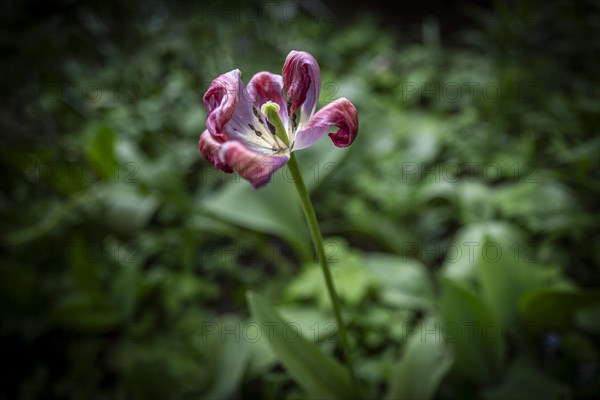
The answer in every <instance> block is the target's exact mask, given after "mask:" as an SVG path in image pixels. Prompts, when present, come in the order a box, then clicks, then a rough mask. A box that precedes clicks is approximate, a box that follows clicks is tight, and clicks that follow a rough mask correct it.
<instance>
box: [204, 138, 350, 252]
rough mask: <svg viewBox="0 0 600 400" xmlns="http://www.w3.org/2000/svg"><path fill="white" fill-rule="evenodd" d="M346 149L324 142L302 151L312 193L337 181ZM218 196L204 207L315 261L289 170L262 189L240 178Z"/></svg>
mask: <svg viewBox="0 0 600 400" xmlns="http://www.w3.org/2000/svg"><path fill="white" fill-rule="evenodd" d="M345 154H346V152H345V151H344V150H343V149H338V148H336V147H335V146H333V145H332V144H331V142H330V141H329V143H327V141H326V140H321V141H319V143H317V144H316V145H314V146H312V147H311V148H309V149H306V150H303V151H301V152H298V154H297V156H298V164H299V166H300V169H301V172H302V177H303V179H304V183H305V184H306V186H307V187H308V189H309V190H311V189H314V188H316V187H317V186H318V185H319V184H327V183H328V182H333V181H334V180H335V179H339V177H336V175H337V173H338V171H339V169H340V160H341V159H342V157H343V156H344V155H345ZM230 180H231V182H229V183H227V184H226V185H225V186H224V187H223V189H221V190H220V191H218V192H216V193H215V194H213V195H211V196H209V197H207V198H204V199H202V200H201V206H202V207H203V208H204V209H206V210H207V211H208V212H209V213H211V214H212V215H214V216H216V217H218V218H221V219H222V220H225V221H227V222H230V223H232V224H235V225H238V226H242V227H244V228H247V229H251V230H254V231H258V232H263V233H267V234H272V235H277V236H280V237H282V238H284V239H286V240H287V241H288V242H289V244H290V245H292V246H294V247H295V248H296V249H295V250H298V251H299V253H300V254H301V255H302V256H303V258H304V259H312V257H313V251H312V247H311V245H310V242H309V236H308V230H307V228H306V221H305V219H304V215H303V214H302V209H301V207H300V202H299V199H298V194H297V193H296V188H295V185H294V182H293V180H292V176H291V174H290V173H289V171H288V169H287V167H283V168H281V169H280V170H279V171H277V172H276V173H275V174H274V175H273V177H272V180H271V183H269V184H268V185H267V186H265V187H262V188H260V189H258V190H255V189H252V187H251V186H250V184H249V183H248V182H246V181H244V180H243V179H241V178H239V177H238V176H236V175H234V176H231V177H230Z"/></svg>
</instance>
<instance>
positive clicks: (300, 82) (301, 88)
mask: <svg viewBox="0 0 600 400" xmlns="http://www.w3.org/2000/svg"><path fill="white" fill-rule="evenodd" d="M283 87H284V88H285V92H286V94H287V97H288V99H289V100H290V101H291V105H290V110H289V112H290V114H293V113H295V112H296V110H297V109H299V108H301V112H302V113H304V114H305V115H306V118H307V119H308V117H310V116H311V115H312V114H313V113H314V112H315V107H316V106H317V101H318V100H319V92H320V91H321V71H320V69H319V64H318V63H317V60H315V58H314V57H313V56H312V55H310V54H309V53H307V52H305V51H295V50H293V51H291V52H290V54H288V56H287V58H286V59H285V63H284V64H283Z"/></svg>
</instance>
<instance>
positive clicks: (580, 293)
mask: <svg viewBox="0 0 600 400" xmlns="http://www.w3.org/2000/svg"><path fill="white" fill-rule="evenodd" d="M596 304H600V290H597V289H596V290H571V289H565V288H544V289H538V290H535V291H531V292H529V293H527V294H526V295H525V296H523V298H522V299H521V302H520V304H519V310H520V311H521V314H522V315H523V318H524V319H525V320H526V322H527V326H528V328H530V329H532V330H533V331H538V330H543V329H559V328H564V327H566V326H567V325H568V324H569V323H570V322H571V319H572V318H573V316H574V315H575V312H576V311H578V310H582V309H584V308H588V307H591V306H594V305H596Z"/></svg>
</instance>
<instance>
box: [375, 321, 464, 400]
mask: <svg viewBox="0 0 600 400" xmlns="http://www.w3.org/2000/svg"><path fill="white" fill-rule="evenodd" d="M452 362H453V358H452V353H451V352H450V350H449V349H448V348H447V344H446V343H445V341H444V340H443V332H442V330H441V329H440V323H439V321H438V320H437V319H435V318H428V319H426V320H425V321H423V322H422V323H421V324H420V325H419V327H418V328H417V329H416V331H415V332H414V334H413V335H412V336H411V337H410V338H409V339H408V341H407V343H406V345H405V348H404V352H403V355H402V358H401V359H400V363H399V365H398V366H397V367H396V371H395V372H394V374H393V375H392V379H391V382H390V389H389V392H388V394H387V395H386V398H387V399H389V400H396V399H423V400H425V399H431V398H433V396H434V395H435V393H436V391H437V389H438V386H439V384H440V382H441V381H442V379H443V378H444V376H445V375H446V374H447V373H448V371H449V370H450V367H451V366H452Z"/></svg>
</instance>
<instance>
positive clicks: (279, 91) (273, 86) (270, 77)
mask: <svg viewBox="0 0 600 400" xmlns="http://www.w3.org/2000/svg"><path fill="white" fill-rule="evenodd" d="M247 90H248V94H249V95H250V98H251V99H252V101H253V102H254V105H255V106H256V108H257V109H259V110H260V108H261V107H262V105H263V104H265V103H266V102H267V101H273V102H275V103H277V104H278V105H279V116H280V117H281V120H282V121H283V124H284V126H287V123H288V115H287V111H286V105H285V99H284V98H283V78H282V77H281V75H277V74H272V73H270V72H259V73H258V74H256V75H254V76H253V77H252V79H250V82H248V89H247Z"/></svg>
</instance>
